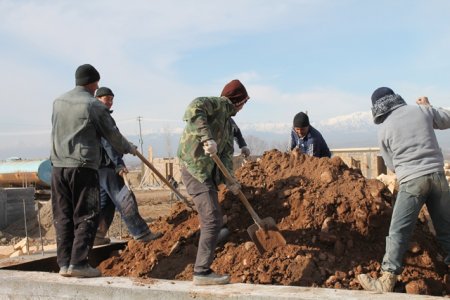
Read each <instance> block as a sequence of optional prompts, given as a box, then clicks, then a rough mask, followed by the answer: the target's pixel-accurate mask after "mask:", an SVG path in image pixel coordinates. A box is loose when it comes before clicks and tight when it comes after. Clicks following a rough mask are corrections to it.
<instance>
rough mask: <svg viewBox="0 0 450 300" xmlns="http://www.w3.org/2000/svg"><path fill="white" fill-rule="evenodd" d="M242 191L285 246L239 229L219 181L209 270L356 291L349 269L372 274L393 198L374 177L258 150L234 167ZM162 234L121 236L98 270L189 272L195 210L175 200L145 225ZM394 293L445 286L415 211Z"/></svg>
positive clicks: (242, 214) (236, 211) (238, 208)
mask: <svg viewBox="0 0 450 300" xmlns="http://www.w3.org/2000/svg"><path fill="white" fill-rule="evenodd" d="M236 176H237V178H238V179H239V181H240V182H241V183H242V186H243V192H244V194H245V195H246V197H247V198H248V199H249V201H250V202H251V204H252V205H253V207H254V208H255V210H256V212H257V213H258V214H259V215H260V217H261V218H264V217H268V216H270V217H273V218H274V219H275V221H276V222H277V226H278V228H279V229H280V231H281V233H282V234H283V236H284V237H285V239H286V241H287V245H286V246H282V247H278V248H275V249H274V250H272V251H268V252H266V253H264V254H263V255H260V254H259V253H258V251H257V249H256V247H255V245H254V243H253V242H251V240H250V238H249V236H248V234H247V232H246V228H247V227H248V226H250V225H252V224H253V221H252V219H251V217H250V215H249V214H248V212H247V211H246V209H245V208H244V206H243V205H242V204H241V203H240V202H239V200H238V199H237V198H236V197H235V196H233V195H232V194H230V193H228V192H226V191H225V190H224V189H221V190H220V191H219V199H220V202H221V205H222V208H223V211H224V214H226V215H227V217H228V223H227V226H228V228H229V229H230V231H231V235H230V237H229V239H228V241H227V243H226V244H225V245H218V247H217V249H216V259H215V260H214V263H213V265H212V268H213V269H214V270H215V271H216V272H218V273H229V274H230V275H231V280H232V282H245V283H260V284H280V285H298V286H318V287H329V288H343V289H361V287H360V285H359V283H358V282H357V281H356V279H355V276H356V275H357V274H360V273H367V272H368V273H370V274H371V275H372V276H379V275H380V274H379V273H380V263H379V261H380V260H381V259H382V256H383V254H384V247H385V237H386V235H387V232H388V227H389V221H390V216H391V213H392V204H393V201H394V197H393V195H392V194H391V192H390V191H389V190H388V189H387V188H386V187H385V185H384V184H382V183H381V182H380V181H378V180H374V179H366V178H364V177H363V176H362V175H361V173H360V171H359V170H355V169H351V168H348V167H347V166H346V165H345V164H344V163H343V162H342V160H341V159H340V158H339V157H333V158H331V159H328V158H320V159H319V158H315V157H309V156H305V155H302V154H296V155H294V154H289V153H282V152H279V151H277V150H272V151H269V152H266V153H265V154H264V155H263V156H262V157H261V159H260V160H258V161H256V162H247V163H245V165H243V166H242V167H241V168H239V169H238V170H237V171H236ZM150 227H151V228H152V229H153V230H157V231H162V232H163V233H164V235H163V237H161V238H160V239H158V240H156V241H153V242H151V243H148V244H141V243H138V242H135V241H129V243H128V246H127V248H126V249H125V250H123V251H120V252H119V253H115V255H113V256H112V257H110V258H109V259H107V260H105V261H103V262H102V263H101V264H100V266H99V268H100V269H101V271H102V272H103V273H104V274H105V275H106V276H132V277H139V278H162V279H179V280H191V279H192V273H193V263H194V261H195V255H196V251H197V246H196V245H197V243H198V237H199V228H198V220H197V217H196V214H195V213H194V212H190V211H188V210H186V207H185V206H184V205H183V204H181V203H176V204H175V205H174V206H173V208H172V211H171V213H170V214H169V216H168V217H164V216H160V217H159V218H158V219H157V220H155V221H154V222H153V223H152V224H151V226H150ZM411 242H412V243H411V247H410V250H409V251H408V252H407V254H406V256H405V269H404V271H403V273H402V274H401V276H399V283H397V285H396V288H395V291H397V292H408V293H420V294H430V295H443V294H448V293H450V279H449V278H448V275H447V266H446V265H445V264H444V263H443V257H444V256H445V254H444V253H443V251H442V250H441V249H440V248H439V247H438V246H437V244H436V240H435V238H434V237H433V236H432V234H431V233H430V231H429V229H428V227H427V224H426V222H425V218H424V217H423V215H421V216H420V218H419V220H418V222H417V228H416V230H415V232H414V236H413V239H412V241H411Z"/></svg>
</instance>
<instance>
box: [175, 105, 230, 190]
mask: <svg viewBox="0 0 450 300" xmlns="http://www.w3.org/2000/svg"><path fill="white" fill-rule="evenodd" d="M235 114H236V108H235V107H234V105H233V104H232V103H231V101H230V100H228V98H226V97H200V98H196V99H194V100H193V101H192V102H191V103H190V104H189V105H188V107H187V109H186V112H185V114H184V117H183V120H184V121H185V122H186V127H185V128H184V131H183V134H182V136H181V139H180V144H179V146H178V157H179V158H180V160H181V162H182V164H183V165H184V166H185V167H186V168H187V170H188V171H189V173H191V174H192V176H194V177H195V178H196V179H197V180H198V181H200V182H205V180H206V179H208V178H210V179H213V180H214V181H215V183H216V184H219V183H223V182H224V180H223V178H224V177H223V176H222V174H220V170H219V169H218V168H214V166H215V163H214V161H213V160H212V158H211V157H209V156H208V155H206V154H205V151H204V150H203V142H205V141H207V140H210V139H213V140H214V141H216V143H217V156H218V157H219V158H220V159H221V160H222V162H223V164H224V165H225V166H226V168H227V169H228V170H229V171H230V174H233V152H234V150H233V129H232V126H231V122H230V117H231V116H234V115H235Z"/></svg>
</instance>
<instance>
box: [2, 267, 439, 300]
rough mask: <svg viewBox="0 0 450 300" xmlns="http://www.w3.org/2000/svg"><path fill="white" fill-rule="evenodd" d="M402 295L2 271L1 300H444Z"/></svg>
mask: <svg viewBox="0 0 450 300" xmlns="http://www.w3.org/2000/svg"><path fill="white" fill-rule="evenodd" d="M441 298H442V297H432V296H420V295H408V294H400V293H387V294H376V293H371V292H365V291H349V290H335V289H322V288H307V287H292V286H273V285H253V284H240V283H239V284H229V285H223V286H203V287H201V286H194V285H192V283H191V282H190V281H174V280H158V279H154V280H153V279H146V280H144V279H134V278H128V277H100V278H89V279H87V278H85V279H81V278H65V277H62V276H60V275H58V274H56V273H46V272H25V271H14V270H0V299H21V300H23V299H40V300H42V299H108V300H113V299H119V300H125V299H145V300H148V299H164V300H171V299H176V300H184V299H190V300H191V299H196V300H203V299H205V300H206V299H208V300H212V299H239V300H244V299H245V300H248V299H255V300H259V299H261V300H269V299H302V300H312V299H316V300H319V299H321V300H322V299H324V300H326V299H337V300H340V299H342V300H343V299H349V300H352V299H361V300H363V299H364V300H367V299H392V300H396V299H399V300H415V299H417V300H418V299H441Z"/></svg>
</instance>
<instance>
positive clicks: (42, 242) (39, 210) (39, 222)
mask: <svg viewBox="0 0 450 300" xmlns="http://www.w3.org/2000/svg"><path fill="white" fill-rule="evenodd" d="M37 207H38V214H37V217H38V226H39V238H40V239H41V252H42V256H44V241H43V240H42V230H41V209H40V207H39V202H38V204H37Z"/></svg>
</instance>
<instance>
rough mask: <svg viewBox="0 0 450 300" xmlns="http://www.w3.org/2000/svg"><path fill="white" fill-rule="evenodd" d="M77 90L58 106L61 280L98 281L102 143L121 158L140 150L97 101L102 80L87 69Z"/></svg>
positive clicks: (55, 196)
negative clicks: (94, 256)
mask: <svg viewBox="0 0 450 300" xmlns="http://www.w3.org/2000/svg"><path fill="white" fill-rule="evenodd" d="M75 79H76V87H75V88H74V89H72V90H70V91H68V92H67V93H65V94H63V95H61V96H59V97H58V98H56V100H55V101H54V102H53V114H52V150H51V157H50V159H51V162H52V165H53V168H52V210H53V222H54V225H55V229H56V238H57V240H56V243H57V263H58V265H59V267H60V271H59V273H60V274H61V275H62V276H74V277H97V276H101V273H100V271H99V270H97V269H95V268H92V267H91V266H90V265H89V263H88V254H89V252H90V250H91V248H92V245H93V242H94V238H95V233H96V231H97V222H98V213H99V207H100V205H99V204H100V203H99V196H100V194H99V180H98V172H97V170H98V167H99V164H100V157H101V153H100V148H101V145H100V137H102V136H103V137H104V138H105V139H106V140H108V141H109V142H110V143H111V145H113V147H114V148H115V149H116V150H117V151H118V152H120V153H136V148H135V146H134V145H133V144H131V143H130V142H128V141H127V140H126V139H125V138H124V137H123V136H122V135H121V134H120V132H119V131H118V130H117V127H116V125H115V122H114V120H113V119H112V118H111V116H110V114H109V111H108V109H107V108H106V106H105V105H103V104H102V103H100V101H98V100H96V99H95V98H94V97H93V95H94V92H95V90H96V89H97V88H98V81H99V80H100V74H99V73H98V71H97V70H96V69H95V68H94V67H93V66H91V65H89V64H85V65H81V66H79V67H78V68H77V70H76V72H75Z"/></svg>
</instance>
